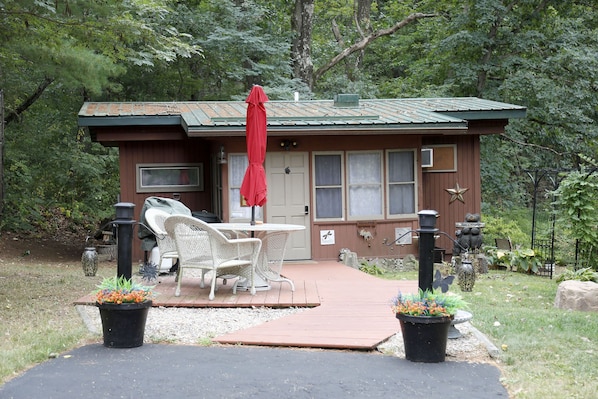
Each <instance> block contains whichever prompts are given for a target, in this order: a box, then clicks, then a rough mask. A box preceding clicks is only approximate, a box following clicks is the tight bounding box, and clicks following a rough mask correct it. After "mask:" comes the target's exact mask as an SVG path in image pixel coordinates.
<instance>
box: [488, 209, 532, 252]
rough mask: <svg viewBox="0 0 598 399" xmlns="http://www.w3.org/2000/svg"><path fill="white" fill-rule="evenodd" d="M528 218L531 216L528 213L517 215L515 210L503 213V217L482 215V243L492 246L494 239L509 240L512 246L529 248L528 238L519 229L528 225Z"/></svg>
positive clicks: (527, 235)
mask: <svg viewBox="0 0 598 399" xmlns="http://www.w3.org/2000/svg"><path fill="white" fill-rule="evenodd" d="M529 218H531V215H530V214H529V213H528V212H524V213H517V212H516V211H515V210H511V211H510V212H508V213H506V212H505V214H504V216H498V215H496V216H495V215H488V214H484V216H483V218H482V221H483V222H484V223H485V227H484V242H485V243H487V244H489V245H494V243H495V239H496V238H510V239H511V242H512V244H513V246H517V245H528V246H529V243H530V236H529V234H527V233H525V232H524V231H523V230H522V229H521V225H523V224H524V223H528V222H529ZM526 219H527V221H525V220H526Z"/></svg>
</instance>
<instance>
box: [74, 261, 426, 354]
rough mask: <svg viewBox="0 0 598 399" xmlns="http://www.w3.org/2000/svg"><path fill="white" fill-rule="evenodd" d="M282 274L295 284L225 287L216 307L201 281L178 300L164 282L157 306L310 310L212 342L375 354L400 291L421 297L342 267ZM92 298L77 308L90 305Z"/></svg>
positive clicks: (392, 328) (316, 266)
mask: <svg viewBox="0 0 598 399" xmlns="http://www.w3.org/2000/svg"><path fill="white" fill-rule="evenodd" d="M283 274H284V275H285V276H286V277H288V278H290V279H291V280H293V282H294V284H295V291H294V292H293V291H291V287H290V285H289V284H288V283H284V282H283V283H271V285H272V289H271V290H268V291H258V292H257V293H256V295H253V296H252V295H251V294H250V293H249V292H245V291H239V292H237V294H236V295H233V293H232V284H231V282H229V283H228V284H227V285H222V284H221V281H219V289H218V291H217V292H216V297H215V298H214V300H213V301H210V300H208V294H209V287H208V285H206V288H204V289H201V288H199V278H197V277H193V278H184V279H183V282H182V284H181V295H180V296H179V297H175V296H174V290H175V282H174V276H161V277H160V278H159V282H158V284H157V285H156V291H157V293H158V295H157V297H156V298H155V300H154V306H167V307H253V306H258V307H259V306H264V307H292V306H297V307H309V308H310V309H308V310H306V311H304V312H300V313H297V314H293V315H290V316H287V317H283V318H281V319H278V320H273V321H270V322H267V323H264V324H262V325H259V326H256V327H251V328H247V329H245V330H240V331H236V332H233V333H230V334H225V335H221V336H218V337H215V338H214V341H216V342H219V343H223V344H243V345H261V346H286V347H311V348H338V349H361V350H371V349H374V348H375V347H376V346H377V345H378V344H380V343H382V342H384V341H385V340H387V339H388V338H389V337H391V336H393V335H394V334H395V333H396V332H397V331H398V330H399V322H398V321H397V320H396V318H395V317H394V315H393V314H392V312H391V310H390V301H391V299H392V297H394V296H395V295H396V294H397V293H398V291H399V290H401V291H402V292H415V291H417V281H413V280H409V281H404V280H403V281H396V280H393V281H389V280H383V279H380V278H377V277H373V276H370V275H368V274H366V273H363V272H360V271H358V270H355V269H353V268H351V267H348V266H345V265H343V264H341V263H338V262H310V263H288V264H286V263H285V265H284V267H283ZM207 281H209V279H208V280H207ZM92 303H93V300H92V298H91V296H86V297H83V298H81V299H79V300H78V301H77V302H76V304H92Z"/></svg>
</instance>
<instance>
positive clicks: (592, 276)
mask: <svg viewBox="0 0 598 399" xmlns="http://www.w3.org/2000/svg"><path fill="white" fill-rule="evenodd" d="M567 280H577V281H593V282H595V283H598V272H595V271H594V270H592V268H590V267H585V268H583V269H578V270H571V269H567V270H565V271H564V272H563V273H562V274H561V275H560V276H558V278H557V279H556V282H557V283H562V282H563V281H567Z"/></svg>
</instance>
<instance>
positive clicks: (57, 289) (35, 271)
mask: <svg viewBox="0 0 598 399" xmlns="http://www.w3.org/2000/svg"><path fill="white" fill-rule="evenodd" d="M115 267H116V266H115V264H114V263H103V264H101V265H100V269H99V271H98V276H96V277H83V271H82V270H81V264H80V263H79V262H64V263H35V262H31V261H29V262H25V261H22V262H21V261H16V260H15V261H12V260H9V261H6V260H2V261H0V320H1V323H0V335H1V336H2V337H3V339H2V340H0V354H1V358H2V362H0V384H1V383H3V382H5V381H7V380H8V379H10V378H12V377H14V376H16V375H17V374H18V373H21V372H22V371H23V370H26V369H27V368H29V367H31V366H32V365H35V364H37V363H40V362H42V361H44V360H46V359H48V357H51V356H53V354H56V353H61V352H64V351H67V350H69V349H71V348H73V347H76V346H79V345H82V344H85V343H87V342H90V341H91V340H93V342H98V341H99V340H100V337H97V336H92V335H91V334H90V333H89V332H88V331H87V330H86V329H85V326H84V324H83V322H82V321H81V318H80V317H79V315H78V314H77V311H76V310H75V307H74V306H73V305H72V303H73V301H74V300H75V299H77V298H79V297H81V296H83V295H85V294H87V293H89V292H91V291H92V290H93V289H94V287H95V285H96V284H98V283H99V282H100V281H101V280H102V277H101V276H109V275H112V274H113V273H114V271H115ZM385 278H396V279H411V280H413V279H417V273H411V274H409V273H401V274H397V275H394V276H385ZM556 288H557V284H556V283H555V281H554V280H550V279H548V278H545V277H534V276H528V275H524V274H520V273H513V272H506V271H491V272H490V273H488V274H485V275H481V276H479V277H478V280H477V281H476V284H475V286H474V289H473V292H470V293H463V296H464V297H465V299H466V300H467V301H468V302H469V303H470V309H469V310H470V311H471V312H472V313H473V315H474V318H473V320H472V324H473V325H474V326H475V327H476V328H477V329H478V330H480V331H481V332H482V333H484V334H486V336H487V337H488V338H490V340H492V341H493V342H494V344H495V345H496V346H497V347H498V348H501V349H502V352H501V355H500V357H499V359H498V363H499V367H500V368H501V371H502V374H503V380H502V382H503V384H504V385H505V386H506V387H507V389H508V391H509V394H510V396H511V397H512V398H534V399H535V398H537V399H540V398H542V399H544V398H565V397H566V398H587V399H590V398H595V397H596V392H597V391H598V367H597V365H598V345H597V343H598V313H589V312H570V311H563V310H559V309H556V308H554V306H553V303H554V297H555V293H556ZM451 289H452V290H455V291H456V292H459V288H458V285H456V284H453V286H452V287H451Z"/></svg>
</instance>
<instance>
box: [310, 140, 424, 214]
mask: <svg viewBox="0 0 598 399" xmlns="http://www.w3.org/2000/svg"><path fill="white" fill-rule="evenodd" d="M415 154H416V152H415V150H389V151H387V152H386V157H383V153H382V152H380V151H351V152H347V153H344V152H337V153H314V159H313V165H314V171H313V173H314V176H313V179H314V181H315V194H314V196H315V210H316V211H315V219H316V220H366V219H383V218H384V213H385V209H386V216H387V217H389V218H392V217H400V216H406V215H407V216H410V217H411V216H413V215H414V214H415V213H416V209H417V202H416V201H417V182H416V178H417V173H416V170H417V169H416V156H415ZM384 167H386V176H385V174H384V173H383V171H384ZM345 207H346V209H347V211H346V213H347V214H346V215H345V211H344V209H345Z"/></svg>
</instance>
